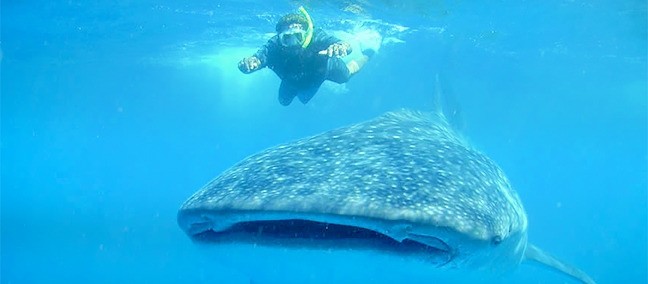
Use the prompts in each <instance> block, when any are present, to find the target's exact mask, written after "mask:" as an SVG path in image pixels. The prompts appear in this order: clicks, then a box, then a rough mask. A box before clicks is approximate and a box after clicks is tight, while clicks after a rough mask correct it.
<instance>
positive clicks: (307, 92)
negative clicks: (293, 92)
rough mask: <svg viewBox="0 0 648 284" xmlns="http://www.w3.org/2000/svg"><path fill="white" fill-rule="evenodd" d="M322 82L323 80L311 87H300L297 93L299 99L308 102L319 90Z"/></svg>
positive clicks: (304, 102)
mask: <svg viewBox="0 0 648 284" xmlns="http://www.w3.org/2000/svg"><path fill="white" fill-rule="evenodd" d="M322 83H323V82H319V83H316V84H313V85H311V86H310V87H307V88H303V89H300V90H299V94H298V95H297V97H298V98H299V101H301V102H302V103H303V104H306V103H308V101H310V100H311V99H312V98H313V96H315V93H317V90H319V88H320V86H321V85H322Z"/></svg>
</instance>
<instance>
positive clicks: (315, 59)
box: [238, 7, 375, 106]
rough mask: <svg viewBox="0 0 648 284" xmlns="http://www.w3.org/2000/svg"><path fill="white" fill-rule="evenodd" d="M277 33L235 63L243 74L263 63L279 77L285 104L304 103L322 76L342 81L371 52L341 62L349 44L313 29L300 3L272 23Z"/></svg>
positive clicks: (354, 71) (346, 79) (318, 85)
mask: <svg viewBox="0 0 648 284" xmlns="http://www.w3.org/2000/svg"><path fill="white" fill-rule="evenodd" d="M276 31H277V34H276V35H274V36H273V37H272V38H270V39H269V40H268V42H267V43H266V44H265V45H263V46H262V47H261V48H260V49H259V50H258V51H257V52H256V53H255V54H254V55H252V56H250V57H247V58H244V59H242V60H241V61H240V62H239V64H238V67H239V69H240V70H241V72H243V73H245V74H249V73H252V72H254V71H257V70H260V69H262V68H264V67H268V68H270V69H272V70H273V71H274V72H275V73H276V74H277V76H279V78H280V79H281V86H280V87H279V103H281V104H282V105H284V106H287V105H289V104H290V103H291V102H292V101H293V99H294V98H295V97H299V100H300V101H301V102H302V103H303V104H306V103H307V102H308V101H309V100H310V99H311V98H313V96H314V95H315V93H316V92H317V90H318V89H319V87H320V86H321V85H322V83H323V82H324V81H325V80H330V81H333V82H336V83H339V84H342V83H345V82H347V81H348V80H349V78H351V76H352V75H354V74H355V73H357V72H358V71H359V70H360V69H361V68H362V66H364V65H365V64H366V63H367V61H369V59H370V58H371V57H372V56H373V55H374V54H375V50H373V49H369V48H368V49H364V50H362V56H360V57H359V58H358V59H353V60H350V61H348V62H347V63H345V62H344V61H343V60H342V58H341V57H344V56H346V55H348V54H350V53H351V52H352V49H351V45H350V44H349V43H348V42H344V41H342V40H340V39H338V38H336V37H334V36H331V35H328V34H327V33H326V32H324V30H322V29H319V28H318V29H314V27H313V22H312V20H311V18H310V16H309V15H308V13H307V12H306V10H305V9H304V8H303V7H300V8H299V13H291V14H287V15H285V16H283V17H281V19H280V20H279V22H278V23H277V25H276Z"/></svg>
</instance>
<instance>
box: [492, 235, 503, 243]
mask: <svg viewBox="0 0 648 284" xmlns="http://www.w3.org/2000/svg"><path fill="white" fill-rule="evenodd" d="M491 242H492V243H493V244H494V245H499V244H500V243H501V242H502V237H500V236H494V237H493V238H492V239H491Z"/></svg>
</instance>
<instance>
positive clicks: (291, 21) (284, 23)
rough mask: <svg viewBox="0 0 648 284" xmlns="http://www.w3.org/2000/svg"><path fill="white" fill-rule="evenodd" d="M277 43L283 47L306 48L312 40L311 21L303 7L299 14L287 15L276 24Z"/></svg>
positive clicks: (300, 8)
mask: <svg viewBox="0 0 648 284" xmlns="http://www.w3.org/2000/svg"><path fill="white" fill-rule="evenodd" d="M277 32H278V38H279V43H280V44H281V45H282V46H284V47H289V48H293V47H301V48H306V47H308V45H309V44H310V42H311V40H312V38H313V21H312V20H311V18H310V15H308V12H306V9H304V7H299V14H289V15H286V16H284V17H282V19H281V20H280V22H279V23H278V24H277Z"/></svg>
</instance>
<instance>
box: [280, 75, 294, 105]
mask: <svg viewBox="0 0 648 284" xmlns="http://www.w3.org/2000/svg"><path fill="white" fill-rule="evenodd" d="M297 92H298V89H297V88H296V87H295V86H294V85H293V84H291V83H289V82H287V81H285V80H283V81H281V85H280V86H279V103H280V104H281V105H282V106H287V105H289V104H290V103H292V101H293V99H294V98H295V96H296V95H297Z"/></svg>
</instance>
